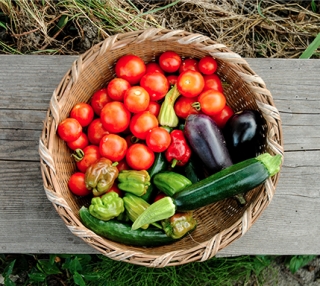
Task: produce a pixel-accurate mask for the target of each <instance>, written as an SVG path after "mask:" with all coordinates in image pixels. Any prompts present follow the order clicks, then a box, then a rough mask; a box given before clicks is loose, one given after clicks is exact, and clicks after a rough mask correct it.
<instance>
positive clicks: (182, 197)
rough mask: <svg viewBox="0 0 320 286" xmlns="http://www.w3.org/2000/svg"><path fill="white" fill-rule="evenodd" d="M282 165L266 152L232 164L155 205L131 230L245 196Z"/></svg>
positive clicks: (280, 161)
mask: <svg viewBox="0 0 320 286" xmlns="http://www.w3.org/2000/svg"><path fill="white" fill-rule="evenodd" d="M281 163H282V156H281V155H275V156H271V155H270V154H269V153H264V154H262V155H260V156H258V157H256V158H251V159H247V160H245V161H242V162H239V163H237V164H234V165H231V166H229V167H227V168H225V169H223V170H221V171H219V172H217V173H215V174H213V175H211V176H209V177H207V178H205V179H203V180H201V181H199V182H197V183H194V184H192V185H190V186H188V187H186V188H185V189H183V190H182V191H180V192H178V193H176V194H175V195H174V196H173V197H172V198H171V197H165V198H163V199H161V200H159V201H157V202H156V203H153V204H152V205H150V206H149V207H148V208H147V209H146V210H145V211H144V212H143V213H142V214H141V215H140V216H139V217H138V218H137V220H136V221H135V222H134V224H133V225H132V229H138V228H140V227H141V226H142V225H144V224H147V223H150V222H153V221H158V220H160V219H165V216H166V215H168V216H167V217H169V215H170V214H171V215H172V213H174V212H184V211H191V210H195V209H198V208H201V207H204V206H207V205H209V204H212V203H214V202H217V201H221V200H224V199H226V198H230V197H233V196H235V195H237V194H242V193H243V194H245V193H247V192H248V191H250V190H252V189H254V188H255V187H258V186H259V185H260V184H262V183H263V182H264V181H266V180H267V179H268V178H269V177H271V176H273V175H275V174H276V173H278V172H279V171H280V167H281ZM156 204H157V205H156ZM156 206H157V207H156Z"/></svg>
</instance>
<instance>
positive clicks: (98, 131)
mask: <svg viewBox="0 0 320 286" xmlns="http://www.w3.org/2000/svg"><path fill="white" fill-rule="evenodd" d="M87 134H88V139H89V142H90V143H91V144H93V145H99V142H100V140H101V138H102V137H103V136H104V135H106V134H109V132H108V131H107V130H106V129H104V128H103V125H102V122H101V119H100V118H96V119H94V120H93V121H92V122H91V123H90V124H89V126H88V129H87Z"/></svg>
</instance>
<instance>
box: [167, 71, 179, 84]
mask: <svg viewBox="0 0 320 286" xmlns="http://www.w3.org/2000/svg"><path fill="white" fill-rule="evenodd" d="M167 80H168V82H169V85H170V86H174V85H175V84H176V83H177V80H178V76H177V75H175V74H170V75H168V76H167Z"/></svg>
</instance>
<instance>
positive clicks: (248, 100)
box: [53, 41, 267, 260]
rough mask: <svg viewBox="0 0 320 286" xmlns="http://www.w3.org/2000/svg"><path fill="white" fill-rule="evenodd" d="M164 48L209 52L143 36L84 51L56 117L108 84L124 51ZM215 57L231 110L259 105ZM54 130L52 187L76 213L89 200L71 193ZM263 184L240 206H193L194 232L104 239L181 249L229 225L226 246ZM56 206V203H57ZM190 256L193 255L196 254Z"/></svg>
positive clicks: (63, 150) (154, 53)
mask: <svg viewBox="0 0 320 286" xmlns="http://www.w3.org/2000/svg"><path fill="white" fill-rule="evenodd" d="M99 49H101V46H96V47H94V48H93V49H92V51H91V54H93V53H94V52H96V51H98V50H99ZM166 50H173V51H175V52H177V53H178V54H179V55H181V56H182V57H193V58H201V57H203V56H205V55H207V53H206V52H205V51H202V50H200V49H199V48H198V47H197V45H192V44H189V45H184V44H179V43H177V42H173V41H157V42H153V41H143V42H140V43H134V44H127V45H123V46H122V47H117V46H116V45H115V47H114V49H113V48H111V49H109V50H108V51H106V52H100V54H99V55H98V56H95V57H92V59H91V54H90V53H88V54H87V55H86V57H85V60H84V61H83V62H82V63H81V64H82V66H81V72H80V73H79V77H78V78H77V79H76V81H75V82H74V83H73V85H72V87H71V89H70V90H68V91H67V92H64V93H63V94H60V95H58V100H59V101H60V103H63V109H62V110H61V111H60V119H61V120H63V119H64V118H66V117H68V116H69V112H70V110H71V108H72V107H73V106H74V105H75V104H76V103H78V102H88V101H89V99H90V97H91V96H92V94H93V93H94V92H95V91H97V90H98V89H100V88H102V87H105V86H106V84H107V83H108V82H109V81H110V80H111V79H112V78H113V77H114V76H115V74H114V65H115V63H116V61H117V60H118V58H119V57H121V56H122V55H125V54H129V53H133V54H135V55H138V56H140V57H141V58H142V59H143V60H144V61H145V62H150V61H154V60H156V59H157V57H158V56H159V54H160V53H162V52H164V51H166ZM218 63H219V68H218V71H217V73H218V75H219V76H220V77H221V78H222V80H223V81H225V82H227V83H228V84H229V86H228V87H227V88H226V89H225V95H226V98H227V103H228V105H230V106H231V107H232V108H233V109H234V110H235V111H240V110H242V109H245V108H250V109H255V110H258V111H259V108H258V106H257V104H256V102H255V100H254V95H253V94H252V91H251V89H250V88H249V87H248V85H247V84H246V83H245V82H244V81H243V80H242V79H241V78H240V76H239V75H238V74H237V73H236V72H235V71H234V70H233V66H232V64H228V63H226V62H223V61H221V60H218ZM70 80H71V79H70ZM264 131H265V134H266V132H267V124H265V125H264ZM265 134H264V136H265ZM54 136H55V138H54V142H55V143H54V147H53V154H54V160H55V166H56V169H57V173H56V178H59V179H58V180H57V182H55V191H56V192H57V193H60V195H61V196H62V197H63V198H64V199H65V200H66V201H67V202H68V204H69V206H70V208H71V210H72V212H73V215H74V216H75V217H76V218H77V219H79V216H78V211H79V209H80V207H81V206H82V205H88V204H89V202H90V198H78V197H76V196H73V195H72V194H71V192H70V191H69V190H68V187H67V182H68V179H69V177H70V175H71V174H72V173H73V172H74V171H75V170H76V167H75V163H74V161H73V159H72V158H71V156H70V154H71V152H70V150H69V149H68V147H67V145H66V144H65V143H64V142H63V141H62V140H61V139H59V138H58V137H57V135H54ZM266 148H267V147H266V144H265V142H261V146H260V149H261V153H262V152H264V151H266ZM262 189H263V186H260V187H258V188H256V189H254V190H252V191H250V192H249V193H247V195H246V199H247V205H245V206H239V205H238V203H237V201H236V200H234V199H226V200H224V201H221V202H218V203H215V204H212V205H210V206H207V207H204V208H201V209H198V210H197V211H195V218H196V219H197V221H198V226H197V229H196V230H195V231H194V232H192V234H191V235H189V236H187V237H185V238H184V239H182V240H179V241H177V242H175V243H174V244H171V245H167V246H161V247H152V248H143V247H141V248H139V247H131V246H127V245H122V244H119V243H116V242H112V241H108V240H106V239H104V241H105V243H106V244H107V245H110V246H112V248H113V249H124V248H125V249H126V250H134V251H136V250H139V251H140V252H141V253H147V254H149V255H155V256H157V255H161V254H164V253H167V252H170V251H179V250H180V251H183V250H186V249H190V248H194V247H197V246H198V245H200V244H201V243H203V242H205V241H207V240H210V239H211V238H212V237H214V236H215V235H216V234H217V233H219V232H220V231H222V230H226V229H230V231H229V232H227V233H226V234H225V236H226V237H225V238H224V241H225V242H224V245H222V247H224V246H226V245H227V244H229V243H230V242H232V241H233V240H234V239H235V238H237V237H239V231H237V229H236V228H234V225H235V224H236V222H237V221H238V220H239V219H240V218H241V217H242V215H243V212H244V211H245V210H246V208H247V206H248V204H250V203H253V204H254V208H256V209H257V211H259V209H260V208H261V206H260V205H255V202H256V201H261V200H258V198H260V199H261V196H265V194H264V192H263V191H262ZM57 208H60V207H59V206H57ZM106 251H108V250H106ZM194 259H195V260H196V257H195V258H194Z"/></svg>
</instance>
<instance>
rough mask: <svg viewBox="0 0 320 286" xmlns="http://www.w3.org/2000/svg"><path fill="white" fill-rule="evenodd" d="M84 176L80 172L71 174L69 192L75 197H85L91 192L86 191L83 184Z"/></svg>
mask: <svg viewBox="0 0 320 286" xmlns="http://www.w3.org/2000/svg"><path fill="white" fill-rule="evenodd" d="M84 177H85V174H84V173H82V172H76V173H73V174H72V175H71V176H70V179H69V181H68V187H69V190H70V191H71V192H72V193H73V194H75V195H77V196H87V195H90V194H91V191H90V190H88V189H87V187H86V184H85V179H84Z"/></svg>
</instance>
